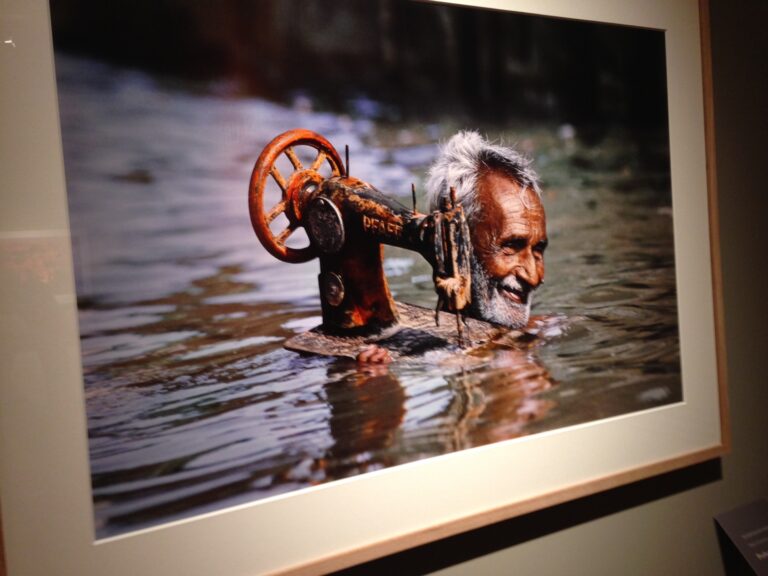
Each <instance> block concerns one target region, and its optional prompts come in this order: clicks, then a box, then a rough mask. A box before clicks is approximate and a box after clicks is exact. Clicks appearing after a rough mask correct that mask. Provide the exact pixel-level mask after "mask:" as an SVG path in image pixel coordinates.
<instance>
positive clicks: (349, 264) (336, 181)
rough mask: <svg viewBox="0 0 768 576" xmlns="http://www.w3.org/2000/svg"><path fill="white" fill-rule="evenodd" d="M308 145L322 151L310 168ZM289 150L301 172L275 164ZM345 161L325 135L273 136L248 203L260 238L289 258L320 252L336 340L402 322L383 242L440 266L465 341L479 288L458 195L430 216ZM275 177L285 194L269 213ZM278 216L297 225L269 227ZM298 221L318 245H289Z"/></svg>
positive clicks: (444, 294) (447, 302)
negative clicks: (267, 193)
mask: <svg viewBox="0 0 768 576" xmlns="http://www.w3.org/2000/svg"><path fill="white" fill-rule="evenodd" d="M300 145H302V146H311V147H313V148H315V149H316V150H317V157H316V158H315V160H314V161H313V162H312V164H311V165H310V166H308V167H304V166H303V165H302V163H301V162H300V161H299V159H298V157H297V155H296V154H295V152H294V150H293V148H294V147H296V146H300ZM281 154H285V155H286V156H287V157H288V158H289V160H290V161H291V164H292V166H293V168H294V171H293V173H292V174H291V175H290V176H288V177H286V176H284V175H283V174H281V173H280V171H279V170H278V169H277V167H276V164H275V162H276V159H277V158H278V157H279V156H280V155H281ZM325 163H328V164H329V165H330V168H331V176H330V177H324V176H322V175H321V174H320V172H319V168H321V167H322V166H323V165H324V164H325ZM347 167H348V160H347ZM347 167H345V166H343V165H342V163H341V158H340V157H339V154H338V152H337V151H336V150H335V149H334V148H333V147H332V146H331V145H330V143H328V141H327V140H325V139H324V138H323V137H322V136H320V135H318V134H315V133H312V132H309V131H306V130H293V131H290V132H286V133H284V134H282V135H280V136H278V137H277V138H275V139H274V140H273V141H272V142H270V144H268V145H267V147H266V148H265V149H264V151H263V152H262V154H261V156H260V157H259V160H258V161H257V162H256V166H255V167H254V170H253V174H252V176H251V185H250V192H249V206H250V213H251V221H252V224H253V227H254V230H255V232H256V235H257V236H258V237H259V239H260V240H261V242H262V244H263V245H264V247H265V248H266V249H267V250H268V251H269V252H270V253H271V254H273V255H274V256H275V257H277V258H279V259H281V260H284V261H287V262H302V261H306V260H309V259H311V258H314V257H318V258H319V260H320V274H319V276H318V281H319V286H320V297H321V302H322V317H323V324H322V327H321V328H322V331H323V332H324V333H326V334H333V335H334V336H337V337H338V336H341V337H345V336H347V337H356V336H365V335H370V334H376V333H379V332H381V331H382V330H384V329H386V328H389V327H392V326H394V325H397V324H398V322H399V320H400V316H401V313H400V312H399V310H398V306H397V305H396V304H395V302H394V300H393V298H392V295H391V293H390V290H389V286H388V284H387V279H386V277H385V275H384V270H383V245H384V244H387V245H391V246H399V247H401V248H405V249H407V250H412V251H415V252H418V253H419V254H421V255H422V256H423V257H424V258H425V259H426V260H427V261H428V262H429V263H430V265H431V266H432V269H433V279H434V282H435V290H436V292H437V295H438V302H437V308H438V309H442V310H445V311H450V312H454V313H456V314H457V328H458V330H459V338H461V321H460V320H459V319H458V314H460V313H461V311H462V310H464V309H465V308H466V307H467V306H468V305H469V302H470V293H471V276H470V254H471V243H470V237H469V231H468V228H467V224H466V220H465V217H464V212H463V209H462V207H461V205H460V204H458V203H457V202H456V201H455V198H454V199H453V200H452V201H447V202H445V203H444V205H443V206H442V207H441V210H438V211H435V212H432V213H431V214H422V213H419V212H418V211H416V210H415V209H414V210H411V209H409V208H407V207H406V206H404V205H403V204H401V203H400V202H398V201H396V200H394V199H393V198H391V197H389V196H387V195H386V194H384V193H382V192H381V191H379V190H377V189H376V188H375V187H374V186H372V185H371V184H368V183H366V182H363V181H362V180H359V179H357V178H353V177H351V176H349V175H348V174H347ZM269 178H272V179H274V180H275V181H276V182H277V183H278V185H279V186H280V188H281V190H282V199H281V200H280V201H279V202H278V204H277V205H276V206H274V207H273V208H272V209H270V210H269V211H265V209H264V188H265V185H266V182H267V180H268V179H269ZM280 214H285V216H286V217H287V219H288V223H289V224H288V226H287V228H285V229H284V230H283V231H282V232H280V233H278V234H274V233H273V232H272V230H271V229H270V227H269V225H270V223H272V221H274V220H275V218H276V217H277V216H278V215H280ZM299 226H302V227H304V229H305V230H306V232H307V235H308V237H309V239H310V245H309V246H307V247H304V248H299V249H294V248H290V247H288V246H286V245H285V241H286V240H287V238H288V237H289V236H290V235H291V234H292V233H293V231H295V230H296V229H297V228H298V227H299ZM438 318H439V316H438V315H437V314H436V315H435V319H436V320H437V319H438Z"/></svg>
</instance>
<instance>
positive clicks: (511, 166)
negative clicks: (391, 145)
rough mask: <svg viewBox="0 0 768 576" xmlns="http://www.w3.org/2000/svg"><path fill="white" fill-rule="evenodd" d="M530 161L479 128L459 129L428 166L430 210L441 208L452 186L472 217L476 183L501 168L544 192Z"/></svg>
mask: <svg viewBox="0 0 768 576" xmlns="http://www.w3.org/2000/svg"><path fill="white" fill-rule="evenodd" d="M530 163H531V162H530V160H528V159H527V158H525V157H524V156H523V155H522V154H520V153H518V152H517V151H516V150H514V149H512V148H509V147H507V146H501V145H496V144H492V143H491V142H489V141H488V140H486V139H485V138H483V137H482V136H480V134H478V133H477V132H474V131H462V132H458V133H457V134H456V135H454V136H453V137H452V138H451V139H450V140H448V142H447V143H446V144H445V146H443V147H442V149H441V151H440V156H439V157H438V159H437V160H436V161H435V163H434V164H433V165H432V167H431V168H430V169H429V175H428V178H427V200H428V202H429V210H430V212H431V211H434V210H439V209H440V204H441V202H442V201H443V198H447V197H448V196H449V194H450V190H451V187H453V188H454V190H456V198H457V200H458V201H459V202H461V205H462V206H463V207H464V212H465V213H466V215H467V219H468V220H470V221H472V219H473V217H474V215H475V212H476V211H477V209H478V202H477V183H478V180H479V178H480V176H481V175H482V174H483V173H484V172H486V171H499V172H501V173H503V174H505V175H507V176H508V177H510V178H511V179H512V180H514V181H516V182H517V183H518V184H519V185H520V186H521V187H523V188H531V189H532V190H534V191H535V192H536V194H537V195H539V196H541V191H540V190H539V181H538V176H537V175H536V173H535V172H534V171H533V170H532V169H531V168H530Z"/></svg>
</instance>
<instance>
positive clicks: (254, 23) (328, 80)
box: [51, 0, 667, 139]
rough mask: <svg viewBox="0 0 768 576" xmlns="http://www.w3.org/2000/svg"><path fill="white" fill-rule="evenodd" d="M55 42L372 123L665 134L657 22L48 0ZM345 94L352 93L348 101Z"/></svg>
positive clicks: (594, 135) (312, 4) (390, 3)
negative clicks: (463, 122) (446, 121)
mask: <svg viewBox="0 0 768 576" xmlns="http://www.w3.org/2000/svg"><path fill="white" fill-rule="evenodd" d="M51 15H52V22H53V31H54V42H55V46H56V49H57V50H64V51H67V52H71V53H75V54H80V55H85V56H90V57H95V58H99V59H105V60H107V61H109V62H112V63H116V64H120V65H124V66H131V67H139V68H142V69H147V70H150V71H154V72H158V73H162V74H164V75H168V76H170V77H178V78H187V79H195V80H200V81H210V80H221V79H226V80H228V81H229V84H228V85H227V89H228V90H230V91H231V92H233V93H236V94H243V95H255V96H261V97H266V98H269V99H272V100H277V101H291V99H293V98H295V97H296V96H297V95H299V94H302V93H308V95H309V96H311V98H312V100H313V101H314V102H316V103H319V104H320V107H324V108H327V109H331V110H334V111H338V112H340V111H344V112H351V113H355V112H356V111H358V112H360V110H359V109H357V110H356V108H355V106H357V107H358V108H359V106H360V100H361V99H363V100H365V99H368V100H370V101H373V103H374V104H373V105H372V106H368V108H367V109H366V110H365V112H366V113H372V114H373V115H375V116H379V118H378V119H379V120H384V121H386V120H387V119H391V120H392V121H399V120H402V119H403V117H405V118H413V117H416V118H417V119H419V120H425V121H426V120H432V119H434V118H430V116H432V117H439V116H443V115H450V116H451V117H452V118H454V119H461V118H464V117H468V116H469V117H471V118H472V119H473V120H475V122H477V120H478V119H480V120H486V121H488V122H493V123H496V124H498V123H500V122H510V121H515V120H527V121H537V120H547V121H553V122H557V123H570V124H573V125H574V126H575V127H576V128H577V130H578V133H579V135H580V137H582V138H586V139H599V138H600V137H601V136H602V135H603V133H604V132H605V131H606V130H607V129H608V128H609V127H611V126H616V125H618V126H620V127H628V128H631V129H632V131H633V132H635V133H636V132H638V131H656V132H658V131H659V130H662V131H665V129H666V125H667V116H666V81H665V74H666V72H665V60H664V35H663V32H660V31H652V30H644V29H637V28H628V27H622V26H608V25H601V24H592V23H585V22H577V21H569V20H562V19H554V18H543V17H532V16H528V15H520V14H514V13H511V12H499V11H493V10H480V9H476V8H471V9H470V8H462V7H456V6H444V5H439V4H435V3H423V2H414V1H408V0H367V1H360V0H333V1H332V2H328V1H325V0H279V1H269V0H254V1H241V0H221V1H214V0H203V1H195V2H190V1H187V0H153V1H149V0H147V1H139V2H136V1H130V0H113V1H110V2H104V1H101V0H54V1H53V2H52V3H51ZM353 101H357V104H355V103H354V102H353Z"/></svg>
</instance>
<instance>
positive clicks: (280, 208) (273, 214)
mask: <svg viewBox="0 0 768 576" xmlns="http://www.w3.org/2000/svg"><path fill="white" fill-rule="evenodd" d="M283 212H285V200H281V201H280V202H278V203H277V204H275V205H274V206H273V208H272V210H270V211H269V212H268V213H267V215H266V217H265V218H266V220H267V224H272V222H273V221H274V219H275V218H277V217H278V216H280V214H282V213H283Z"/></svg>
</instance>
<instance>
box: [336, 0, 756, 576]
mask: <svg viewBox="0 0 768 576" xmlns="http://www.w3.org/2000/svg"><path fill="white" fill-rule="evenodd" d="M765 22H768V3H766V2H764V1H763V0H731V1H726V0H713V1H712V3H711V36H712V60H713V77H714V106H715V115H716V120H715V132H716V138H715V144H716V160H717V181H718V193H719V217H720V249H721V253H722V278H723V283H724V304H725V329H726V345H727V352H728V380H729V400H730V422H731V433H732V450H731V452H730V454H728V455H726V456H725V457H724V458H722V460H720V461H714V462H709V463H705V464H703V465H699V466H695V467H692V468H688V469H686V470H682V471H678V472H675V473H671V474H667V475H664V476H661V477H657V478H652V479H649V480H646V481H643V482H639V483H636V484H634V485H630V486H627V487H623V488H620V489H616V490H613V491H609V492H606V493H602V494H598V495H595V496H592V497H589V498H585V499H582V500H579V501H576V502H572V503H567V504H564V505H561V506H558V507H555V508H552V509H549V510H544V511H541V512H538V513H534V514H530V515H527V516H524V517H522V518H516V519H512V520H509V521H507V522H503V523H500V524H497V525H494V526H490V527H486V528H483V529H480V530H476V531H473V532H470V533H466V534H462V535H459V536H456V537H453V538H449V539H447V540H443V541H440V542H436V543H434V544H431V545H427V546H423V547H420V548H416V549H413V550H409V551H406V552H403V553H400V554H397V555H394V556H390V557H387V558H384V559H380V560H378V561H375V562H371V563H368V564H365V565H361V566H357V567H354V568H351V569H348V570H346V571H344V572H342V573H340V574H345V575H347V576H351V575H356V574H372V573H382V574H384V573H388V574H395V573H396V574H426V573H431V574H440V575H442V576H458V575H463V574H473V575H478V576H482V575H486V574H487V575H498V574H515V575H516V576H524V575H527V574H531V575H536V576H540V575H542V574H590V575H602V574H605V575H608V574H611V575H614V574H622V575H625V576H629V575H633V574H637V575H647V574H659V575H663V574H676V575H687V574H696V575H702V576H707V575H719V574H724V573H725V570H724V567H723V563H722V560H721V554H720V549H719V545H718V540H717V535H716V531H715V525H714V521H713V517H714V516H715V515H716V514H719V513H720V512H724V511H727V510H729V509H732V508H735V507H738V506H740V505H742V504H745V503H749V502H751V501H753V500H756V499H758V498H768V418H766V413H767V412H768V377H767V376H766V373H765V372H764V370H765V361H764V360H765V350H766V349H768V327H767V325H766V320H768V298H766V295H768V272H766V263H767V262H766V253H765V251H766V249H768V226H766V224H765V219H766V217H768V193H767V192H766V186H765V182H766V181H768V157H767V156H768V155H767V154H766V143H765V135H766V134H768V110H767V108H766V103H767V102H768V35H766V34H765V30H764V26H765Z"/></svg>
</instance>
